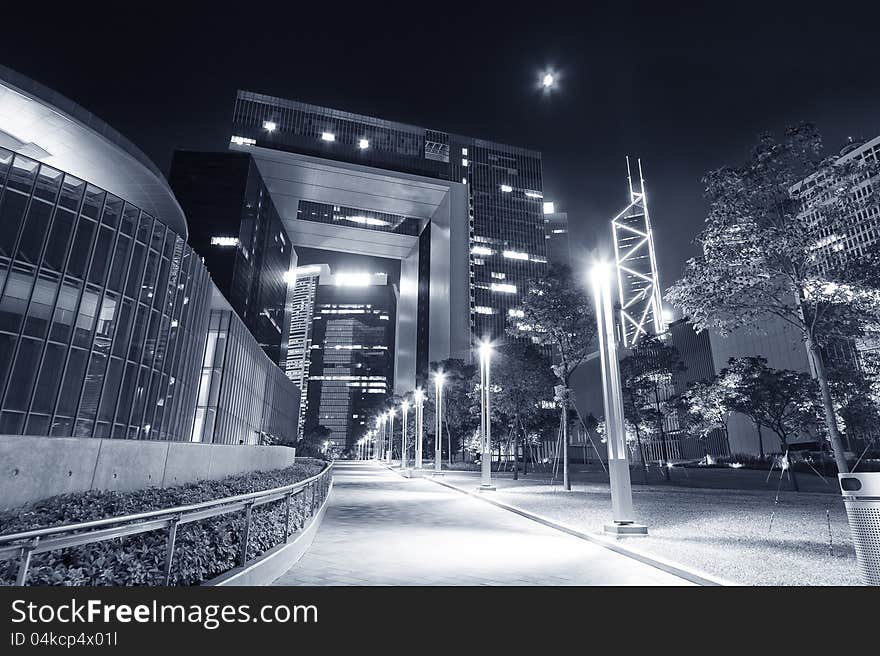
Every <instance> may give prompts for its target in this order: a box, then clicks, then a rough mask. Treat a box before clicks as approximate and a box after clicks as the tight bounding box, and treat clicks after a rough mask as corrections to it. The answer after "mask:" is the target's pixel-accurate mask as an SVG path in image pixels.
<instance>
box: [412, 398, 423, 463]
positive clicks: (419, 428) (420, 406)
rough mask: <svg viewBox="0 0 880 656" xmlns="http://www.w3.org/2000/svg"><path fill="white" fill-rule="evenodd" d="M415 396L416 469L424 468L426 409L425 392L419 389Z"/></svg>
mask: <svg viewBox="0 0 880 656" xmlns="http://www.w3.org/2000/svg"><path fill="white" fill-rule="evenodd" d="M413 398H415V401H416V469H421V468H422V437H423V434H424V432H423V430H422V411H423V410H424V403H425V393H424V392H423V391H422V390H421V389H417V390H416V391H415V394H413Z"/></svg>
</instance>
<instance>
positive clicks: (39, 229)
mask: <svg viewBox="0 0 880 656" xmlns="http://www.w3.org/2000/svg"><path fill="white" fill-rule="evenodd" d="M51 216H52V206H51V205H49V204H48V203H44V202H42V201H39V200H35V201H32V202H31V207H30V209H29V210H28V217H27V221H26V222H25V226H24V231H23V232H22V233H21V241H20V242H19V244H18V254H17V255H16V259H19V260H21V261H23V262H28V263H30V264H39V262H40V252H41V251H42V250H43V242H44V241H45V240H46V230H47V229H48V228H49V218H50V217H51Z"/></svg>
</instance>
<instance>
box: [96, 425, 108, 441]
mask: <svg viewBox="0 0 880 656" xmlns="http://www.w3.org/2000/svg"><path fill="white" fill-rule="evenodd" d="M93 437H96V438H98V439H105V438H108V437H110V424H108V423H105V422H98V423H97V424H95V432H94V435H93Z"/></svg>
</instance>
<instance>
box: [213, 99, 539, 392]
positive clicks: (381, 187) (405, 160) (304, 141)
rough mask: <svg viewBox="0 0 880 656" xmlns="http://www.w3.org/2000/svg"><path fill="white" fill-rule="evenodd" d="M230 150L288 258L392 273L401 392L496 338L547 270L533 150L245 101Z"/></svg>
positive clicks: (238, 107) (239, 102)
mask: <svg viewBox="0 0 880 656" xmlns="http://www.w3.org/2000/svg"><path fill="white" fill-rule="evenodd" d="M230 148H231V149H233V150H238V151H242V152H248V153H251V154H252V155H253V156H254V157H255V159H256V160H257V162H258V167H259V168H260V169H261V170H262V171H264V173H266V176H265V177H266V178H267V179H271V180H272V182H271V183H270V185H269V186H270V193H272V194H275V195H276V204H277V205H278V207H279V212H280V213H281V215H282V220H284V221H285V222H286V223H288V225H289V226H290V229H289V233H290V235H291V237H292V238H293V242H294V245H295V246H296V245H305V246H308V247H312V248H327V249H331V250H344V251H345V252H352V253H366V254H380V255H382V256H386V257H393V258H397V259H400V260H402V265H401V271H402V273H401V281H400V304H401V305H400V312H399V317H400V319H399V320H400V321H401V322H402V323H401V325H400V326H399V330H398V333H399V335H398V338H399V339H398V341H399V347H400V354H398V363H397V365H396V368H397V370H398V372H399V373H400V374H402V375H399V376H398V379H399V381H404V380H405V381H407V383H406V385H407V386H408V387H409V389H411V388H412V386H413V385H414V384H415V378H416V377H418V378H419V379H422V378H423V377H424V376H426V375H427V364H428V361H429V360H439V359H443V358H445V357H449V356H450V355H453V354H455V355H457V356H458V357H470V351H471V348H472V346H473V344H474V342H475V341H477V340H480V339H483V338H490V339H496V340H499V339H504V336H505V328H506V326H507V323H508V320H509V317H510V316H511V313H512V312H514V311H515V308H516V306H517V305H519V303H520V301H521V300H522V297H523V295H524V294H525V293H526V291H527V288H528V281H529V280H531V279H536V278H539V277H540V276H541V275H543V273H544V272H545V270H546V265H547V254H546V244H545V241H546V239H545V230H544V215H543V179H542V164H541V154H540V153H539V152H537V151H533V150H528V149H524V148H518V147H515V146H509V145H504V144H498V143H494V142H490V141H485V140H480V139H474V138H471V137H464V136H461V135H456V134H453V133H449V132H444V131H438V130H432V129H428V128H423V127H418V126H414V125H409V124H405V123H399V122H394V121H387V120H384V119H378V118H374V117H369V116H364V115H360V114H354V113H350V112H344V111H339V110H335V109H330V108H325V107H319V106H315V105H309V104H305V103H301V102H296V101H292V100H286V99H282V98H275V97H271V96H266V95H262V94H257V93H252V92H248V91H239V93H238V96H237V98H236V103H235V108H234V113H233V128H232V136H231V139H230ZM281 153H283V154H284V155H282V154H281ZM282 171H283V174H282ZM355 175H356V176H358V179H357V180H356V181H353V177H354V176H355ZM367 175H372V176H374V177H372V178H367V177H365V176H367ZM414 176H417V177H414ZM282 180H283V182H282ZM432 180H433V181H443V182H445V183H447V185H445V186H444V187H443V188H441V189H436V190H435V189H434V188H433V187H434V186H435V185H434V184H432V183H431V182H430V181H432ZM416 182H420V183H421V187H420V188H417V187H416ZM401 185H403V186H401ZM366 187H369V189H367V188H366ZM328 190H329V191H328ZM366 191H369V192H370V193H364V192H366ZM438 191H439V192H440V193H439V194H438ZM278 198H283V199H284V200H281V201H278V200H277V199H278ZM311 222H315V223H320V224H323V227H318V226H315V225H311ZM329 226H335V227H336V228H337V229H339V231H338V232H331V230H330V227H329ZM343 230H344V233H345V234H343V232H342V231H343ZM358 231H360V234H358ZM366 231H370V232H372V233H373V234H371V235H369V236H365V235H364V234H363V233H364V232H366ZM377 233H381V234H383V235H385V236H386V237H385V238H382V237H381V236H380V235H378V234H377ZM357 241H360V242H361V244H360V245H358V244H357V243H356V242H357ZM366 246H370V247H372V248H373V249H374V250H373V252H370V251H368V250H366V249H365V247H366ZM410 322H411V323H412V324H414V325H412V326H411V325H410ZM410 342H415V345H414V346H413V347H412V348H410V346H409V344H410ZM401 358H404V359H406V358H411V359H412V360H413V361H414V362H413V363H412V364H410V362H409V360H404V361H401Z"/></svg>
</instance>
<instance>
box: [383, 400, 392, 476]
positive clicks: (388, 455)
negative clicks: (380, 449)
mask: <svg viewBox="0 0 880 656" xmlns="http://www.w3.org/2000/svg"><path fill="white" fill-rule="evenodd" d="M393 439H394V409H393V408H392V409H391V410H389V411H388V448H387V449H386V450H385V462H387V463H388V464H389V465H390V464H391V450H392V448H393V447H394V445H393V444H392V440H393Z"/></svg>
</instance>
